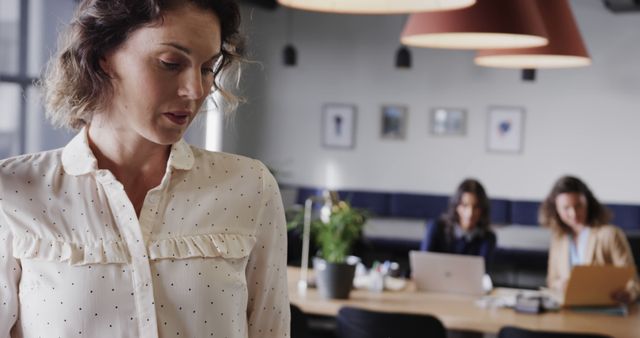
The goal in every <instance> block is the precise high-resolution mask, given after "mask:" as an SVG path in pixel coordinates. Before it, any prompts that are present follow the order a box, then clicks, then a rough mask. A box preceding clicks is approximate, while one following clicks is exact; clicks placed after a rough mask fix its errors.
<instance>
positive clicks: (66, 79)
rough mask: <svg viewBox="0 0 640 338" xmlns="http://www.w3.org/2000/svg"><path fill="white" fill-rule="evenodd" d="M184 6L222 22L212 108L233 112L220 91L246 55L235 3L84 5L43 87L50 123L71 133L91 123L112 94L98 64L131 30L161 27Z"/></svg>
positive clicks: (100, 0)
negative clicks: (169, 14) (165, 18)
mask: <svg viewBox="0 0 640 338" xmlns="http://www.w3.org/2000/svg"><path fill="white" fill-rule="evenodd" d="M186 4H191V5H195V6H197V7H198V8H201V9H203V10H208V11H211V12H213V13H214V14H215V15H216V16H217V17H218V19H219V21H220V30H221V41H222V46H221V59H220V61H219V62H218V63H217V64H216V68H215V69H214V84H213V90H214V92H215V94H216V95H218V97H220V96H221V97H220V100H216V104H223V105H224V106H223V107H222V108H229V109H228V110H233V108H235V106H237V103H238V98H237V97H236V96H235V95H233V94H232V93H230V92H228V91H227V90H226V89H225V88H224V87H225V85H224V83H225V82H226V80H229V79H230V80H233V79H232V78H233V77H234V76H233V75H235V81H236V83H237V81H238V76H239V70H240V69H239V65H240V63H241V61H242V55H243V53H244V39H243V37H242V36H241V34H240V33H239V26H240V10H239V8H238V5H237V3H236V1H235V0H84V1H82V2H81V3H80V5H79V6H78V8H77V10H76V12H75V14H74V17H73V19H72V21H71V24H70V25H69V27H68V29H67V31H66V32H65V33H64V34H63V35H61V39H60V42H59V45H58V52H57V54H56V55H55V57H54V58H53V59H52V60H51V61H50V63H49V65H48V68H47V72H46V74H45V77H44V80H43V82H42V84H41V86H42V87H44V93H45V104H46V107H47V116H48V117H49V119H50V120H51V122H52V123H53V124H54V125H55V126H58V127H67V128H70V129H80V128H82V127H83V126H85V125H86V124H87V123H89V122H90V121H91V119H92V117H93V113H94V111H96V110H99V109H101V108H104V107H105V106H106V105H107V104H108V102H109V101H110V99H111V97H112V95H113V88H112V87H111V82H110V78H109V76H108V75H107V74H106V73H105V72H104V70H103V69H102V67H100V60H101V59H102V58H103V57H104V56H105V55H106V54H107V53H108V52H110V51H112V50H114V49H115V48H117V47H118V46H120V45H121V44H122V43H124V42H125V41H126V40H127V38H128V37H129V36H130V34H131V33H132V32H134V31H135V30H137V29H139V28H141V27H144V26H146V25H150V24H154V23H157V22H162V20H163V13H164V12H166V11H169V10H171V9H174V8H176V7H179V6H184V5H186ZM227 75H231V76H227Z"/></svg>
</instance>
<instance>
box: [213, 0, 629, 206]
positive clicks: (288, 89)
mask: <svg viewBox="0 0 640 338" xmlns="http://www.w3.org/2000/svg"><path fill="white" fill-rule="evenodd" d="M572 5H573V8H574V13H575V15H576V18H577V20H578V23H579V26H580V28H581V30H582V33H583V37H584V39H585V41H586V44H587V46H588V49H589V51H590V53H591V56H592V58H593V65H592V66H590V67H587V68H580V69H563V70H542V71H539V72H538V79H537V81H536V82H533V83H527V82H522V81H521V80H520V73H519V72H518V71H515V70H500V69H490V68H482V67H477V66H474V65H473V55H474V54H473V52H465V51H449V50H433V49H417V48H412V49H411V51H412V55H413V68H412V69H410V70H408V71H405V70H397V69H395V68H394V55H395V51H396V49H397V48H398V46H399V42H398V37H399V34H400V31H401V28H402V24H403V21H404V19H403V17H401V16H347V15H330V14H320V13H309V12H301V11H295V12H294V14H293V28H294V32H293V34H292V35H293V42H294V44H295V46H296V48H297V50H298V57H299V62H298V66H297V67H293V68H285V67H284V66H283V64H282V58H281V56H282V48H283V46H284V45H285V42H286V41H285V10H283V9H279V10H277V11H275V12H270V11H265V10H260V9H255V10H249V9H245V20H250V22H249V21H245V25H246V26H247V30H248V34H249V37H250V50H251V51H252V53H253V55H252V58H253V59H254V60H257V61H259V62H260V64H254V65H251V66H250V67H249V68H248V71H247V72H246V73H245V81H244V87H245V90H246V92H245V95H246V96H247V98H248V99H249V103H248V104H246V105H245V106H244V107H243V108H242V109H241V110H240V111H239V113H238V116H237V120H236V122H235V127H234V128H235V129H234V130H229V131H228V132H227V135H226V137H225V140H227V145H226V147H225V149H226V150H233V151H238V152H240V153H244V154H247V155H249V156H253V157H257V158H259V159H261V160H263V161H264V162H266V163H267V164H268V165H269V166H271V167H273V168H275V169H277V170H278V172H279V175H278V176H279V177H278V178H279V180H280V181H281V183H291V184H301V185H312V186H331V187H334V188H351V189H367V190H384V191H414V192H424V193H442V194H448V193H450V192H451V191H452V190H453V189H454V188H455V186H456V185H457V183H458V182H459V181H460V180H461V179H462V178H464V177H466V176H474V177H477V178H479V179H480V180H481V181H482V182H483V183H484V184H485V186H486V188H487V189H488V192H489V193H490V195H492V196H494V197H506V198H514V199H541V198H543V197H544V195H545V194H546V193H547V192H548V190H549V189H550V187H551V185H552V183H553V181H554V180H555V179H556V178H557V177H559V176H560V175H562V174H566V173H571V174H575V175H578V176H580V177H582V178H584V179H585V181H587V183H588V184H589V185H590V186H591V187H592V188H593V190H594V192H595V193H596V195H598V196H599V198H600V199H601V200H604V201H606V202H623V203H640V156H639V154H638V149H639V148H640V133H639V132H638V129H639V128H640V61H638V60H640V44H639V43H638V42H640V33H639V32H640V31H639V30H638V29H639V28H640V13H637V12H636V13H632V14H624V15H615V14H613V13H611V12H609V11H608V10H606V9H605V8H604V7H603V5H602V2H601V1H599V0H576V1H573V2H572ZM327 102H343V103H352V104H355V105H357V107H358V113H357V128H356V146H355V148H354V149H353V150H346V151H345V150H329V149H325V148H322V146H321V134H320V132H321V126H320V116H321V107H322V105H323V104H324V103H327ZM385 103H398V104H404V105H407V106H408V107H409V128H408V134H407V138H406V140H404V141H386V140H381V139H380V137H379V129H380V106H381V105H382V104H385ZM490 105H509V106H521V107H524V108H525V109H526V118H525V132H524V149H523V152H522V153H521V154H516V155H508V154H496V153H488V152H487V151H486V127H487V108H488V107H489V106H490ZM440 106H443V107H462V108H466V109H467V110H468V115H467V117H468V128H467V135H466V136H464V137H435V136H433V135H430V134H429V132H428V115H429V114H428V112H429V110H430V109H431V108H433V107H440ZM229 141H231V142H232V143H233V142H235V144H233V145H231V144H229Z"/></svg>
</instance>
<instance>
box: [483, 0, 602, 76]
mask: <svg viewBox="0 0 640 338" xmlns="http://www.w3.org/2000/svg"><path fill="white" fill-rule="evenodd" d="M534 2H535V3H536V4H537V5H538V9H539V11H540V14H541V16H542V19H543V21H544V24H545V27H546V29H547V32H548V33H549V44H548V45H546V46H543V47H536V48H520V49H505V50H480V51H478V54H477V56H476V58H475V63H476V64H477V65H480V66H487V67H501V68H564V67H581V66H588V65H590V64H591V58H590V57H589V54H588V52H587V49H586V47H585V45H584V42H583V41H582V37H581V35H580V30H579V29H578V26H577V25H576V21H575V18H574V16H573V13H572V12H571V7H570V6H569V2H568V1H567V0H551V1H549V0H535V1H534Z"/></svg>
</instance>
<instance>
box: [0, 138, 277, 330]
mask: <svg viewBox="0 0 640 338" xmlns="http://www.w3.org/2000/svg"><path fill="white" fill-rule="evenodd" d="M288 336H289V303H288V296H287V279H286V233H285V220H284V212H283V208H282V201H281V198H280V193H279V190H278V187H277V184H276V182H275V180H274V178H273V176H272V175H271V174H270V173H269V171H268V170H267V169H266V167H265V166H264V165H263V164H262V163H260V162H259V161H256V160H252V159H248V158H245V157H241V156H237V155H231V154H225V153H213V152H207V151H204V150H201V149H198V148H194V147H191V146H189V145H187V144H186V143H185V142H184V141H182V140H181V141H180V142H178V143H176V144H174V145H173V146H172V149H171V154H170V157H169V161H168V163H167V170H166V173H165V175H164V177H163V179H162V182H161V183H160V185H159V186H158V187H156V188H154V189H152V190H151V191H149V192H148V194H147V197H146V199H145V201H144V205H143V207H142V211H141V213H140V216H139V217H138V216H137V215H136V212H135V210H134V207H133V205H132V204H131V202H130V200H129V199H128V197H127V195H126V193H125V191H124V189H123V186H122V184H120V183H119V182H118V181H117V179H116V178H115V177H114V176H113V175H112V174H111V172H109V171H107V170H101V169H98V168H97V161H96V159H95V157H94V156H93V154H92V153H91V150H90V148H89V146H88V142H87V137H86V132H84V131H83V132H81V133H79V134H78V135H77V136H76V137H75V138H74V139H73V140H72V141H71V142H70V143H69V144H68V145H67V146H66V147H65V148H63V149H58V150H53V151H48V152H43V153H37V154H30V155H23V156H19V157H15V158H11V159H7V160H3V161H0V337H2V338H4V337H24V338H35V337H64V338H66V337H92V338H93V337H221V338H224V337H227V338H235V337H250V338H253V337H288Z"/></svg>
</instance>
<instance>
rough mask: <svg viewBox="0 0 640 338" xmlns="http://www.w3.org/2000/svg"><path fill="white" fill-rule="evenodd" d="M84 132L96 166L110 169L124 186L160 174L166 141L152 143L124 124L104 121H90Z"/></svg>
mask: <svg viewBox="0 0 640 338" xmlns="http://www.w3.org/2000/svg"><path fill="white" fill-rule="evenodd" d="M87 132H88V140H89V147H90V148H91V151H92V152H93V154H94V156H95V157H96V159H97V160H98V168H100V169H107V170H110V171H111V172H112V173H113V174H114V176H116V178H118V180H119V181H120V182H121V183H123V184H124V185H125V187H126V186H127V185H128V183H132V182H136V181H138V180H139V179H143V181H148V180H149V179H150V178H156V180H157V177H158V176H159V177H160V178H161V177H162V175H164V172H165V169H166V165H167V159H168V158H169V153H170V149H171V146H170V145H161V144H156V143H153V142H151V141H149V140H147V139H145V138H143V137H141V136H140V135H138V134H135V133H131V132H129V131H128V130H125V129H124V128H116V127H114V126H112V125H109V124H105V123H101V124H94V123H92V124H90V125H89V126H88V131H87ZM154 181H155V180H154ZM157 183H159V182H157Z"/></svg>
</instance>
